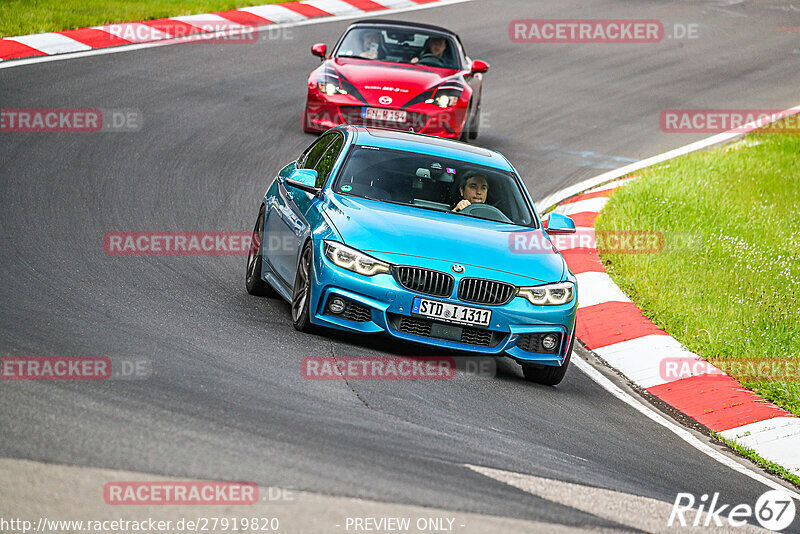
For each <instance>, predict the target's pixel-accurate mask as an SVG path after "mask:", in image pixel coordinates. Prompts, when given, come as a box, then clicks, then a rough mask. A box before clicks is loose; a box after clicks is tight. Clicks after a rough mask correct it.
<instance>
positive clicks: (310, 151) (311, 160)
mask: <svg viewBox="0 0 800 534" xmlns="http://www.w3.org/2000/svg"><path fill="white" fill-rule="evenodd" d="M335 137H336V134H335V133H329V134H325V135H323V136H321V137H320V138H319V139H317V140H316V141H315V142H314V144H312V145H311V146H310V147H308V148H307V149H306V151H305V152H303V155H302V156H300V158H298V160H297V168H298V169H313V168H315V167H316V165H317V163H318V162H319V158H320V156H322V154H324V153H325V149H326V148H328V145H329V144H330V143H331V141H333V139H334V138H335Z"/></svg>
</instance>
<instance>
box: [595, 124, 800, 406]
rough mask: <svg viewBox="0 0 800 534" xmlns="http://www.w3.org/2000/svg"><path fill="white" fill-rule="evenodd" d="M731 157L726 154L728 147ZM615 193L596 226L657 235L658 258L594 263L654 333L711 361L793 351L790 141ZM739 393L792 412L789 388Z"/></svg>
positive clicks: (794, 228)
mask: <svg viewBox="0 0 800 534" xmlns="http://www.w3.org/2000/svg"><path fill="white" fill-rule="evenodd" d="M734 149H735V150H734ZM652 171H653V172H647V173H644V174H643V176H642V177H641V178H639V179H637V180H635V181H633V182H631V183H630V184H629V185H627V186H625V187H623V188H622V189H620V190H619V191H618V192H617V193H616V194H615V195H614V196H613V197H612V198H611V200H610V201H609V203H608V204H607V206H606V208H605V209H604V210H603V212H602V213H601V215H600V217H599V218H598V220H597V229H598V230H600V231H603V230H604V231H610V230H657V231H663V232H664V237H665V250H664V252H663V253H660V254H616V255H614V254H602V255H601V257H602V259H603V262H604V263H605V264H606V269H607V270H608V273H609V274H610V275H611V277H612V278H613V279H614V281H615V282H616V283H617V284H618V285H619V286H620V287H621V288H622V289H623V291H625V293H626V294H627V295H628V296H629V297H630V298H631V300H633V301H634V302H635V303H636V304H637V305H638V306H639V307H640V308H641V309H642V310H643V311H644V313H645V315H646V316H647V317H649V318H650V319H652V320H653V321H654V322H655V323H656V324H658V325H659V326H660V327H662V328H664V329H665V330H666V331H667V332H668V333H669V334H671V335H672V336H673V337H675V338H676V339H678V340H679V341H680V342H681V343H683V344H684V345H686V346H687V347H688V348H689V349H690V350H692V351H693V352H695V353H696V354H699V355H700V356H702V357H704V358H706V359H708V360H710V361H711V362H712V363H714V362H716V363H720V362H730V361H734V360H738V359H741V360H748V359H749V360H752V359H784V358H785V359H792V360H793V361H794V362H795V364H797V363H798V354H800V311H799V310H800V302H799V300H800V134H777V133H761V134H751V135H748V136H747V137H746V138H745V139H744V140H743V141H740V142H739V143H736V144H735V145H732V146H728V147H722V148H718V149H712V150H708V151H704V152H697V153H693V154H689V155H687V156H684V157H681V158H678V159H674V160H671V161H670V162H669V163H668V164H664V165H661V166H657V167H654V168H653V169H652ZM732 374H733V376H734V377H735V378H737V379H740V380H741V381H742V383H743V385H744V386H745V387H747V388H749V389H752V390H753V391H755V392H757V393H758V394H760V395H761V396H763V397H765V398H767V399H769V400H771V401H772V402H775V403H776V404H778V405H780V406H782V407H783V408H785V409H787V410H789V411H791V412H793V413H794V414H796V415H800V381H798V380H797V379H795V380H794V381H792V380H789V381H773V380H758V381H756V380H750V379H746V378H744V377H741V376H736V374H735V373H732Z"/></svg>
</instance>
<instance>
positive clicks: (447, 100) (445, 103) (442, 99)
mask: <svg viewBox="0 0 800 534" xmlns="http://www.w3.org/2000/svg"><path fill="white" fill-rule="evenodd" d="M456 102H458V97H457V96H451V95H439V96H437V97H436V98H429V99H428V100H426V101H425V103H426V104H435V105H437V106H439V107H440V108H449V107H453V106H455V105H456Z"/></svg>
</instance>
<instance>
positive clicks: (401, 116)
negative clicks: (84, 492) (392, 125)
mask: <svg viewBox="0 0 800 534" xmlns="http://www.w3.org/2000/svg"><path fill="white" fill-rule="evenodd" d="M407 117H408V112H406V111H400V110H398V109H380V108H362V109H361V118H362V119H371V120H376V121H386V122H406V118H407Z"/></svg>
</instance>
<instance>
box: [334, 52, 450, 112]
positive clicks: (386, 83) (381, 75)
mask: <svg viewBox="0 0 800 534" xmlns="http://www.w3.org/2000/svg"><path fill="white" fill-rule="evenodd" d="M328 61H329V68H333V69H335V70H336V71H337V72H338V73H339V75H340V76H343V77H344V78H345V79H346V80H347V81H348V82H350V83H351V84H352V85H353V86H355V88H356V89H357V90H358V92H359V93H360V94H361V96H363V97H364V99H365V100H366V101H367V104H368V105H370V106H379V107H383V108H399V107H402V106H403V105H404V104H406V103H407V102H408V101H409V100H411V99H412V98H414V97H415V96H417V95H419V94H420V93H423V92H425V91H427V90H429V89H433V88H434V87H436V86H438V85H440V84H441V83H442V82H444V81H445V80H447V79H449V78H452V77H453V76H454V75H455V74H457V73H458V71H457V70H453V69H439V68H432V67H418V66H414V65H410V64H402V63H386V62H383V61H377V60H371V61H365V60H363V59H350V58H335V59H331V60H328ZM458 85H461V86H463V85H464V84H463V83H458ZM381 97H389V98H391V99H392V101H391V102H389V103H387V101H386V100H385V98H384V101H383V102H380V101H379V100H378V99H379V98H381Z"/></svg>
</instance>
